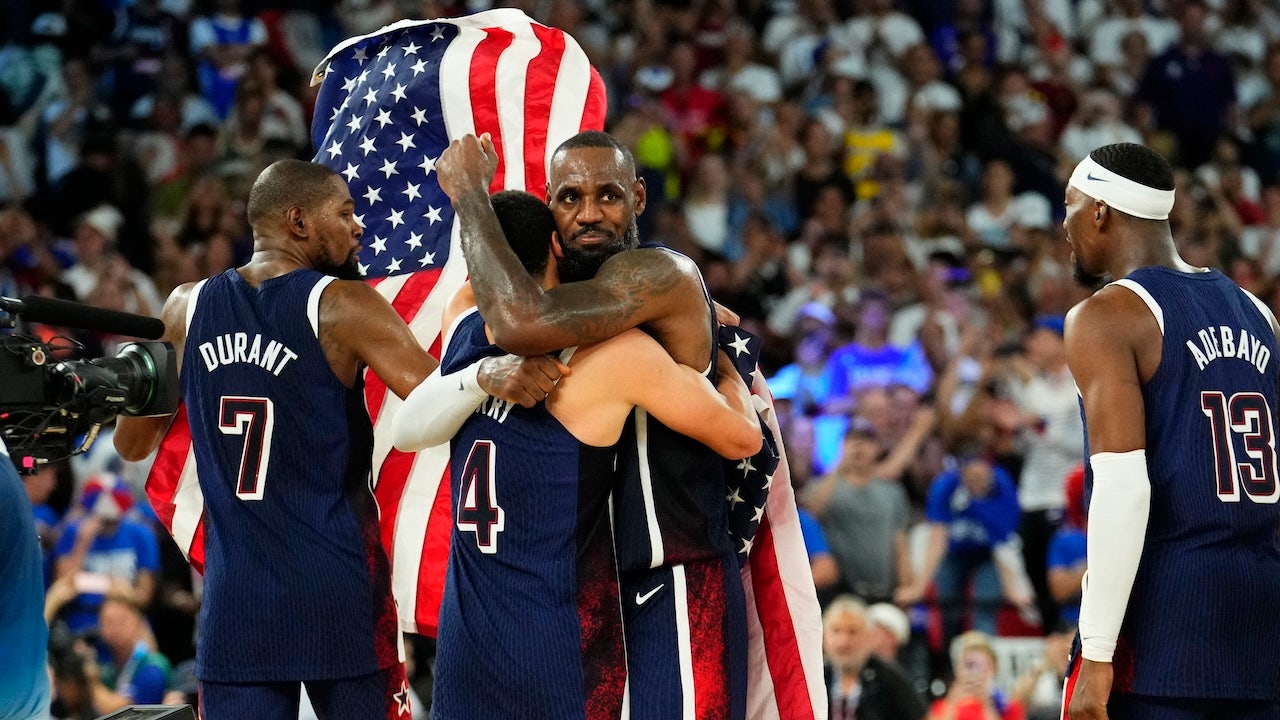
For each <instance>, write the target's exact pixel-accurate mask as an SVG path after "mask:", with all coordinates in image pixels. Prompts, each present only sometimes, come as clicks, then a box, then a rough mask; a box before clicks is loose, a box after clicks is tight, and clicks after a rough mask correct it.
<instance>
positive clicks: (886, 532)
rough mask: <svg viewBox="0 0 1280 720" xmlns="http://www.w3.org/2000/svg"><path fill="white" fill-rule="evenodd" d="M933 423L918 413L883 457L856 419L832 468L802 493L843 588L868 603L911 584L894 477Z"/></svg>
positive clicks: (902, 497)
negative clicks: (824, 538)
mask: <svg viewBox="0 0 1280 720" xmlns="http://www.w3.org/2000/svg"><path fill="white" fill-rule="evenodd" d="M933 419H934V415H933V410H932V409H923V410H920V411H919V412H918V413H917V414H916V416H915V418H914V422H913V423H912V425H911V428H910V430H908V431H907V433H906V434H905V435H904V436H903V437H902V438H901V439H900V440H898V442H896V443H895V444H894V445H893V450H892V451H891V452H890V453H888V455H887V456H884V455H883V454H882V451H881V448H880V442H881V439H880V438H877V437H876V434H875V430H874V428H873V426H872V425H871V424H870V423H868V422H866V421H865V420H861V419H859V420H855V421H854V423H853V425H852V427H851V428H850V429H849V431H848V432H846V433H845V438H844V448H843V452H842V454H841V456H840V461H839V464H837V465H836V468H835V470H834V471H833V472H832V473H830V474H829V475H827V476H826V477H825V478H823V479H822V480H820V481H818V482H817V483H815V484H814V485H813V486H812V487H811V488H809V489H808V491H807V492H806V493H805V496H804V504H805V506H806V507H807V508H808V509H809V510H810V511H811V512H812V513H813V514H814V516H815V517H817V518H818V521H819V522H820V523H821V524H822V529H823V531H824V532H825V533H826V534H827V537H828V538H829V539H830V541H831V550H832V553H833V554H834V555H835V558H836V561H837V563H838V564H839V566H840V576H841V579H842V582H843V583H844V587H846V588H847V589H848V590H850V591H852V592H853V593H854V594H856V595H858V596H859V597H862V598H866V599H867V600H868V601H871V602H880V601H884V600H890V599H892V598H893V595H894V591H895V590H896V589H897V588H899V587H902V586H905V585H908V584H909V582H910V578H911V564H910V560H909V556H908V554H907V523H908V520H909V516H908V510H909V506H908V505H907V496H906V493H905V492H904V491H903V489H902V486H901V485H900V484H899V483H898V477H899V476H900V475H902V473H903V471H904V470H906V467H907V464H908V463H909V462H910V461H911V459H912V458H913V457H915V455H916V451H917V450H918V449H919V447H920V443H921V441H922V440H924V438H925V437H926V436H927V435H928V434H929V431H930V430H931V429H932V428H933ZM884 439H885V440H887V438H884Z"/></svg>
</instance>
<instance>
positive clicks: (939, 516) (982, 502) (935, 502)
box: [925, 466, 1021, 556]
mask: <svg viewBox="0 0 1280 720" xmlns="http://www.w3.org/2000/svg"><path fill="white" fill-rule="evenodd" d="M925 518H926V519H927V520H928V521H929V522H933V523H941V524H943V525H946V526H947V527H948V529H949V531H950V532H949V535H950V545H949V548H948V552H950V553H954V554H957V555H968V556H978V555H986V554H989V553H990V552H991V549H992V548H993V547H995V546H996V545H999V544H1000V543H1002V542H1005V541H1007V540H1009V538H1010V536H1012V535H1013V534H1014V533H1015V532H1017V530H1018V520H1019V519H1020V518H1021V510H1020V508H1019V506H1018V490H1017V488H1016V487H1015V486H1014V484H1013V479H1012V478H1010V477H1009V473H1008V472H1006V471H1005V470H1004V469H1003V468H1001V467H999V466H992V483H991V489H990V490H989V491H988V492H987V494H986V495H985V496H983V497H977V496H975V495H973V494H972V493H970V492H969V490H968V488H966V487H965V486H964V484H963V483H962V482H960V470H959V469H956V470H948V471H946V472H944V473H942V474H941V475H939V476H938V477H936V478H934V481H933V484H932V485H931V486H930V487H929V499H928V501H927V503H926V504H925Z"/></svg>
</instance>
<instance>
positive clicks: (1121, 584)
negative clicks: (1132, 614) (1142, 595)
mask: <svg viewBox="0 0 1280 720" xmlns="http://www.w3.org/2000/svg"><path fill="white" fill-rule="evenodd" d="M1089 463H1090V465H1091V466H1092V467H1093V499H1092V500H1091V502H1090V504H1089V530H1088V570H1087V571H1086V572H1085V577H1084V580H1083V582H1081V587H1082V589H1083V597H1082V598H1081V602H1080V639H1081V643H1082V644H1083V651H1082V653H1081V654H1082V655H1083V656H1084V658H1085V659H1086V660H1093V661H1094V662H1111V656H1112V654H1113V653H1114V652H1115V649H1116V638H1117V637H1118V636H1119V635H1120V624H1121V623H1122V622H1123V621H1124V613H1125V609H1126V608H1127V607H1128V605H1129V593H1130V592H1132V591H1133V579H1134V577H1135V576H1136V575H1137V574H1138V561H1139V560H1141V559H1142V547H1143V544H1144V543H1145V541H1146V535H1147V520H1148V519H1149V517H1150V514H1151V480H1150V478H1148V477H1147V451H1146V450H1131V451H1129V452H1124V453H1106V452H1104V453H1097V454H1095V455H1093V456H1091V457H1090V458H1089Z"/></svg>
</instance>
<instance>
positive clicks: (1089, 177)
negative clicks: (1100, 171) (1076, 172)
mask: <svg viewBox="0 0 1280 720" xmlns="http://www.w3.org/2000/svg"><path fill="white" fill-rule="evenodd" d="M1084 177H1085V179H1086V180H1097V181H1098V182H1111V181H1110V180H1108V179H1106V178H1100V177H1094V176H1093V173H1091V172H1090V173H1086V174H1085V176H1084Z"/></svg>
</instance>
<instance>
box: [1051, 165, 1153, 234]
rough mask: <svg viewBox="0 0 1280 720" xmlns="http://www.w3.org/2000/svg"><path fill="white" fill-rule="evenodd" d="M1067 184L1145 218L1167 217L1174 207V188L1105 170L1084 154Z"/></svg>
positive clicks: (1123, 211) (1124, 211)
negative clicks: (1159, 188)
mask: <svg viewBox="0 0 1280 720" xmlns="http://www.w3.org/2000/svg"><path fill="white" fill-rule="evenodd" d="M1067 184H1068V185H1070V186H1072V187H1074V188H1075V189H1077V190H1079V191H1080V192H1082V193H1084V194H1085V195H1088V196H1089V197H1092V198H1097V199H1099V200H1101V201H1103V202H1105V203H1106V204H1108V205H1110V206H1111V207H1113V208H1115V209H1116V210H1119V211H1120V212H1122V213H1128V214H1129V215H1132V216H1134V217H1139V218H1143V219H1146V220H1167V219H1169V211H1170V210H1172V209H1173V191H1172V190H1157V189H1156V188H1153V187H1150V186H1148V185H1143V184H1142V183H1138V182H1134V181H1133V180H1130V179H1129V178H1127V177H1125V176H1123V175H1119V174H1117V173H1115V172H1112V171H1111V170H1108V169H1106V168H1104V167H1102V166H1101V165H1099V164H1098V163H1097V161H1096V160H1094V159H1093V158H1091V157H1089V156H1088V155H1086V156H1085V158H1084V159H1083V160H1081V161H1080V164H1079V165H1076V169H1075V172H1072V173H1071V179H1070V180H1068V181H1067Z"/></svg>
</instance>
